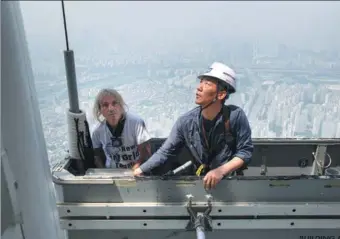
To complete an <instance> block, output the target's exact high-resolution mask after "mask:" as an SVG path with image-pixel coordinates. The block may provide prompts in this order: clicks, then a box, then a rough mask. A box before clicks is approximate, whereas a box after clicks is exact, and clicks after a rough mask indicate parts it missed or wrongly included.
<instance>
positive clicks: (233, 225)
mask: <svg viewBox="0 0 340 239" xmlns="http://www.w3.org/2000/svg"><path fill="white" fill-rule="evenodd" d="M60 223H61V227H62V229H66V230H139V229H148V230H185V227H186V225H187V223H188V221H187V220H185V219H183V220H180V219H177V220H130V219H128V220H68V219H61V220H60ZM212 224H213V230H254V229H256V230H259V231H260V230H280V229H285V230H286V229H289V230H294V229H295V230H297V229H310V230H311V229H313V230H316V229H318V230H322V229H339V233H338V235H337V236H340V219H279V220H278V219H264V220H261V219H253V220H249V219H237V220H213V222H212ZM141 235H142V234H141Z"/></svg>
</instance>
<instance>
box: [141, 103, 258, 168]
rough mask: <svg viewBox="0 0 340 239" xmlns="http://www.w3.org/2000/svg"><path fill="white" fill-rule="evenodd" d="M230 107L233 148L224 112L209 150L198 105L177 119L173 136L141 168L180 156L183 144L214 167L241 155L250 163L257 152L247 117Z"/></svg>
mask: <svg viewBox="0 0 340 239" xmlns="http://www.w3.org/2000/svg"><path fill="white" fill-rule="evenodd" d="M228 107H229V111H230V117H229V120H230V128H231V131H232V135H233V136H234V138H235V139H234V142H235V143H234V144H232V147H229V146H230V144H227V143H226V136H225V132H226V131H225V121H224V117H223V114H222V111H221V112H220V113H219V114H218V115H217V120H216V123H215V125H214V127H213V129H212V130H213V131H212V133H211V135H212V138H211V143H210V144H211V145H212V146H213V150H212V151H211V153H208V151H207V149H206V148H205V147H204V145H203V142H204V138H203V136H202V126H201V117H202V116H201V107H196V108H194V109H192V110H190V111H189V112H187V113H185V114H184V115H182V116H180V117H179V118H178V119H177V121H176V122H175V124H174V126H173V128H172V130H171V132H170V135H169V137H168V138H167V139H166V140H165V142H164V143H163V145H162V146H161V147H160V148H159V149H158V150H157V152H155V153H154V154H153V155H152V156H151V157H150V158H149V159H148V160H147V161H146V162H145V163H144V164H142V165H141V166H140V169H141V170H142V171H143V172H144V173H147V172H150V171H151V170H152V169H153V168H155V167H157V166H159V165H161V164H163V163H164V162H165V161H166V160H167V159H168V158H169V157H172V156H176V155H177V154H178V153H179V151H180V149H181V148H182V147H187V148H188V149H189V150H190V152H191V154H192V155H193V157H194V158H195V159H196V160H197V161H198V162H201V163H204V164H208V165H210V167H211V168H216V167H219V166H221V165H222V164H224V163H225V162H227V161H229V160H231V159H232V158H233V157H239V158H241V159H243V160H244V162H245V163H246V165H247V164H249V162H250V160H251V157H252V153H253V143H252V139H251V129H250V126H249V122H248V119H247V116H246V114H245V113H244V111H243V110H242V109H241V108H239V107H237V106H234V105H228Z"/></svg>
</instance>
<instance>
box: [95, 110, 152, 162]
mask: <svg viewBox="0 0 340 239" xmlns="http://www.w3.org/2000/svg"><path fill="white" fill-rule="evenodd" d="M125 117H126V120H125V123H124V128H123V131H122V135H121V137H120V140H121V142H122V145H121V146H120V147H119V146H118V147H117V146H116V145H115V146H114V145H113V144H115V143H117V141H114V140H112V138H113V136H112V134H111V131H110V129H109V128H108V126H107V125H106V121H103V122H102V123H100V124H99V125H98V126H97V127H96V128H95V129H94V131H93V134H92V144H93V148H102V149H103V150H104V153H105V156H106V162H105V167H106V168H131V166H132V165H133V163H134V162H135V161H137V160H138V159H139V152H138V149H137V146H138V145H140V144H142V143H144V142H146V141H148V140H149V139H150V135H149V133H148V131H147V129H146V126H145V123H144V120H143V119H142V118H140V117H139V116H137V115H134V114H131V113H126V116H125Z"/></svg>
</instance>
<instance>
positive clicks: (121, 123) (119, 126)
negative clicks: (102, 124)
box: [106, 117, 126, 138]
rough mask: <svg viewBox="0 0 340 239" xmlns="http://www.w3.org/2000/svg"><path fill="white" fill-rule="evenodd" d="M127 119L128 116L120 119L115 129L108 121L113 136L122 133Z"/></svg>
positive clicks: (116, 136)
mask: <svg viewBox="0 0 340 239" xmlns="http://www.w3.org/2000/svg"><path fill="white" fill-rule="evenodd" d="M125 119H126V117H123V118H122V119H121V120H119V122H118V124H117V127H116V129H115V130H114V129H113V128H112V127H111V125H109V123H107V122H106V125H107V127H108V128H109V130H110V132H111V134H112V136H113V137H115V138H118V137H120V136H121V135H122V132H123V129H124V125H125Z"/></svg>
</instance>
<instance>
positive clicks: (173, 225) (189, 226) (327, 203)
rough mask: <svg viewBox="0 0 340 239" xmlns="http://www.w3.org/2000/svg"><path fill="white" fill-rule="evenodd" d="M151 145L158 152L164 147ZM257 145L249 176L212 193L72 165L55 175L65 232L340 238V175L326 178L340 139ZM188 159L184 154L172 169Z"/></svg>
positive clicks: (178, 182) (183, 181)
mask: <svg viewBox="0 0 340 239" xmlns="http://www.w3.org/2000/svg"><path fill="white" fill-rule="evenodd" d="M151 142H152V149H153V151H155V150H156V149H157V148H158V147H159V146H160V145H161V144H162V140H160V139H153V140H152V141H151ZM254 144H255V152H254V156H253V161H252V163H251V165H250V166H249V168H248V169H247V170H245V176H235V177H228V178H225V179H223V180H222V181H221V182H220V183H219V184H218V186H217V188H216V189H213V190H210V191H206V190H205V189H204V188H203V185H202V179H201V178H199V177H196V176H167V177H164V176H145V177H140V178H134V177H132V176H131V172H130V171H126V170H115V169H89V170H88V171H87V173H86V174H85V175H84V176H74V175H72V174H70V173H69V172H68V171H67V168H68V167H69V165H70V162H68V161H67V160H66V161H65V162H64V164H62V165H59V166H57V167H56V168H55V169H54V170H53V177H54V183H55V186H56V189H57V192H58V196H59V198H58V202H57V206H58V210H59V216H60V222H61V226H62V228H63V229H65V230H67V232H68V233H67V234H68V237H69V239H76V238H82V239H90V238H96V239H104V238H125V239H127V238H129V239H131V238H157V239H159V238H196V233H195V227H196V226H197V225H198V224H200V226H201V227H202V228H203V230H204V231H205V232H206V233H205V236H206V237H207V238H225V237H226V236H227V237H228V238H247V239H248V238H265V239H266V238H268V239H270V238H274V237H275V238H282V239H288V238H292V239H293V238H294V239H296V238H298V239H317V238H320V239H321V238H327V239H333V238H334V239H340V175H326V174H327V172H328V173H330V172H331V170H330V169H333V170H334V172H333V174H335V172H337V171H336V170H339V169H340V139H334V140H296V139H286V140H277V139H269V140H262V139H255V140H254ZM188 157H189V154H188V152H187V151H186V150H185V149H183V152H182V153H181V155H180V156H179V157H178V158H177V159H174V160H173V162H177V163H183V162H185V161H187V160H188ZM315 159H316V160H317V161H316V160H315ZM330 159H331V161H329V160H330ZM330 163H331V165H329V164H330ZM171 166H173V164H171V165H170V166H169V165H165V166H164V167H171ZM321 166H326V167H327V166H329V168H328V169H327V170H328V171H325V169H324V168H323V167H321ZM166 170H168V168H167V169H166Z"/></svg>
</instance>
